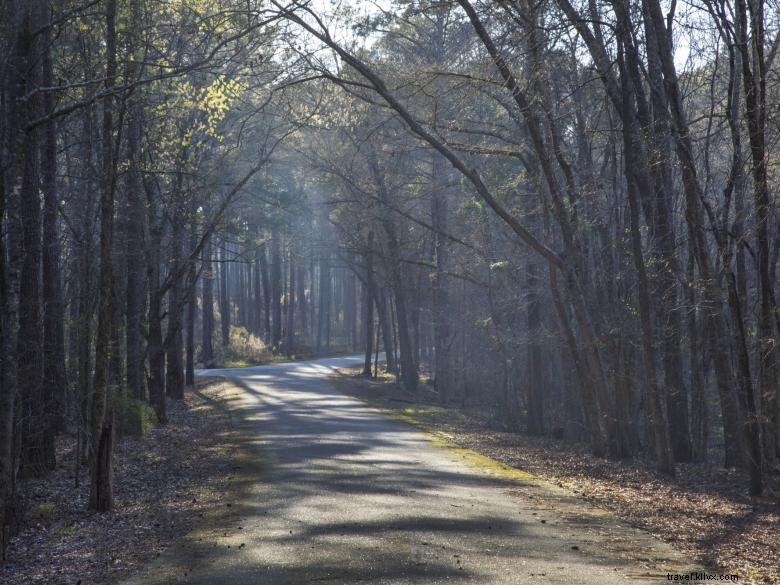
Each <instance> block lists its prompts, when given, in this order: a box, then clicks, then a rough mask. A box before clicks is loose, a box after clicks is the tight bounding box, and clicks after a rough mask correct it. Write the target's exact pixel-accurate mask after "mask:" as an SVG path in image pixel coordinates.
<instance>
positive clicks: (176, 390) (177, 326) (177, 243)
mask: <svg viewBox="0 0 780 585" xmlns="http://www.w3.org/2000/svg"><path fill="white" fill-rule="evenodd" d="M177 175H178V179H177V183H178V185H177V187H176V195H177V201H178V198H179V197H180V196H181V181H182V177H181V172H179V173H177ZM177 211H178V213H177V215H180V213H181V210H177ZM182 230H183V226H182V225H181V221H180V220H179V219H178V218H174V219H173V228H172V234H171V263H170V269H169V270H170V273H176V272H177V271H178V270H179V269H180V264H181V249H182ZM182 300H183V298H182V286H181V282H180V279H179V278H174V280H173V283H172V284H171V286H170V288H169V289H168V311H167V313H168V330H167V331H166V334H165V362H166V370H165V393H166V394H167V395H168V396H170V397H171V398H174V399H176V400H181V399H182V398H184V364H183V363H182V353H183V351H182V349H183V345H184V344H183V339H182V327H181V321H182Z"/></svg>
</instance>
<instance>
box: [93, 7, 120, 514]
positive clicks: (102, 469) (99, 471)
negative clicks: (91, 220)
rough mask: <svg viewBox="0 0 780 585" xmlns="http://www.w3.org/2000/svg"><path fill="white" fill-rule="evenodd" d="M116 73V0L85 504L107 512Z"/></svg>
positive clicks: (109, 41) (109, 30) (109, 12)
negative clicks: (90, 445) (90, 438)
mask: <svg viewBox="0 0 780 585" xmlns="http://www.w3.org/2000/svg"><path fill="white" fill-rule="evenodd" d="M115 77H116V0H107V2H106V83H105V85H106V89H107V90H108V94H107V96H106V97H105V98H103V176H102V185H101V193H100V296H99V299H100V300H99V305H98V325H97V334H96V337H95V382H94V389H93V393H94V394H93V399H92V443H91V444H92V448H91V459H92V473H91V483H90V492H89V507H90V509H92V510H95V511H97V512H107V511H109V510H110V509H111V508H112V507H113V489H114V486H113V463H112V458H113V434H114V413H113V408H112V406H111V401H112V397H111V387H110V386H109V384H108V373H109V372H108V369H109V360H110V357H111V356H110V355H109V352H110V343H111V331H112V326H113V323H112V317H113V315H114V308H113V291H112V287H113V276H112V265H111V264H112V257H111V253H112V245H111V244H112V236H113V230H114V181H115V176H116V174H115V167H114V165H115V161H114V156H113V139H114V118H113V116H114V98H113V96H112V93H111V90H112V87H113V85H114V80H115Z"/></svg>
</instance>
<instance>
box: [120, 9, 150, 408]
mask: <svg viewBox="0 0 780 585" xmlns="http://www.w3.org/2000/svg"><path fill="white" fill-rule="evenodd" d="M130 18H131V22H133V27H134V30H133V32H131V33H130V34H129V35H128V43H130V46H129V54H130V56H131V57H130V59H129V60H128V64H127V76H128V78H129V79H130V80H135V79H136V78H137V77H139V76H140V75H141V70H140V65H139V63H140V62H141V59H140V58H139V56H140V55H141V47H140V46H139V42H138V41H139V39H138V38H137V36H136V35H138V34H140V27H141V26H142V23H141V3H140V0H132V1H131V2H130ZM138 91H140V90H136V92H138ZM128 100H129V103H128V106H127V108H128V117H129V120H128V127H127V160H128V165H129V166H128V169H127V175H126V180H127V208H126V212H125V213H126V214H127V216H126V217H127V242H126V249H125V259H126V273H127V303H126V321H127V325H126V327H127V330H126V345H127V350H126V351H127V368H126V378H127V389H128V391H129V394H130V396H132V397H133V398H135V399H136V400H144V399H145V397H146V379H145V376H144V339H143V331H142V321H143V312H144V304H145V297H146V270H144V268H145V263H144V248H145V245H146V244H145V241H144V240H145V237H146V212H145V209H144V201H143V182H142V178H141V136H142V126H143V109H142V105H141V103H140V100H139V98H138V96H137V95H131V96H129V98H128Z"/></svg>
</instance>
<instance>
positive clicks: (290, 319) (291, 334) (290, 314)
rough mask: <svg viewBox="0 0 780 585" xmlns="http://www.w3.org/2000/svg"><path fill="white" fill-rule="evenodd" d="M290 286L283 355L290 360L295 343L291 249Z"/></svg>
mask: <svg viewBox="0 0 780 585" xmlns="http://www.w3.org/2000/svg"><path fill="white" fill-rule="evenodd" d="M291 247H292V246H291ZM288 272H289V278H290V286H289V288H288V289H287V295H286V296H285V305H286V306H287V340H286V342H285V346H286V347H285V352H284V353H285V354H287V357H288V358H292V356H293V351H294V343H295V258H294V254H293V251H292V249H291V250H290V265H289V269H288Z"/></svg>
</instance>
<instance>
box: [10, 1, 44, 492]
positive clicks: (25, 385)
mask: <svg viewBox="0 0 780 585" xmlns="http://www.w3.org/2000/svg"><path fill="white" fill-rule="evenodd" d="M28 10H29V12H28V14H27V18H26V19H25V22H24V25H23V26H24V27H25V28H26V29H27V30H26V31H24V32H21V33H20V38H19V39H18V41H17V42H20V43H25V44H27V43H29V49H28V50H27V51H28V54H29V56H30V57H31V58H30V60H29V61H27V62H26V69H25V70H24V72H23V75H25V76H26V78H27V84H29V85H28V91H29V90H30V89H32V88H34V87H36V86H38V85H40V83H41V75H40V72H39V70H38V67H37V65H38V60H39V59H40V58H41V43H40V38H39V39H38V40H36V38H35V35H33V33H32V29H31V28H30V27H34V28H36V29H37V28H38V27H39V26H40V24H41V23H42V22H43V21H42V17H43V10H44V7H43V3H42V2H41V1H40V0H35V1H34V2H31V8H29V9H28ZM22 35H25V36H27V35H29V37H28V38H26V39H22V38H21V36H22ZM20 50H22V49H20ZM29 102H30V105H29V110H28V111H29V113H30V114H31V115H32V116H38V115H40V113H41V110H42V104H41V96H40V94H38V95H37V96H33V97H31V98H29ZM25 132H26V133H27V134H29V136H28V137H27V139H26V143H25V147H26V149H27V151H26V152H25V153H24V154H22V155H21V156H23V157H24V160H25V169H24V179H23V181H22V184H21V193H20V200H19V201H20V209H19V211H20V219H21V228H22V232H21V235H22V241H21V244H22V250H23V255H22V264H21V279H20V289H19V336H18V339H17V347H16V355H17V357H16V359H17V360H18V376H19V377H18V392H19V425H20V434H21V461H20V464H21V467H20V470H19V473H20V474H22V475H24V476H29V477H40V476H42V475H43V474H44V473H46V471H47V470H48V468H49V462H47V460H46V453H45V451H46V449H45V442H46V441H45V434H46V433H45V431H46V416H45V411H44V389H43V371H42V366H43V322H42V314H41V291H40V285H39V283H40V278H41V261H42V258H41V256H42V251H41V206H40V197H39V190H40V167H39V164H40V144H41V140H42V138H43V136H42V133H41V132H40V129H38V130H32V131H30V130H25Z"/></svg>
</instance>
